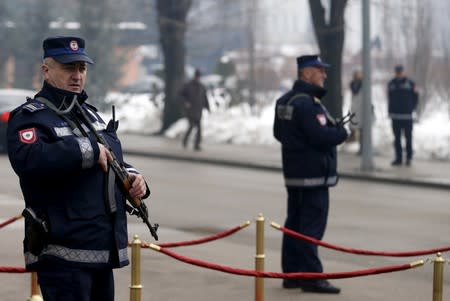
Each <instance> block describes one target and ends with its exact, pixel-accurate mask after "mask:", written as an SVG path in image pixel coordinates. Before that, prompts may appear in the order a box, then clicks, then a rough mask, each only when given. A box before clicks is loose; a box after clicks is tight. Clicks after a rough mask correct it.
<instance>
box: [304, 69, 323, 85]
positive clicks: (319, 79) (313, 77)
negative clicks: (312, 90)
mask: <svg viewBox="0 0 450 301" xmlns="http://www.w3.org/2000/svg"><path fill="white" fill-rule="evenodd" d="M300 78H301V79H302V80H303V81H305V82H307V83H308V84H311V85H314V86H318V87H321V88H323V86H324V82H325V79H326V78H327V73H326V71H325V68H323V67H306V68H304V69H303V70H302V73H301V76H300Z"/></svg>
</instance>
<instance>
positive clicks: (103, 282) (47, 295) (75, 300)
mask: <svg viewBox="0 0 450 301" xmlns="http://www.w3.org/2000/svg"><path fill="white" fill-rule="evenodd" d="M37 275H38V281H39V285H40V288H41V292H42V296H43V298H44V301H63V300H64V301H114V276H113V271H112V270H111V269H81V268H74V267H67V266H63V265H59V264H52V265H49V266H46V267H43V268H42V269H40V270H39V271H38V272H37Z"/></svg>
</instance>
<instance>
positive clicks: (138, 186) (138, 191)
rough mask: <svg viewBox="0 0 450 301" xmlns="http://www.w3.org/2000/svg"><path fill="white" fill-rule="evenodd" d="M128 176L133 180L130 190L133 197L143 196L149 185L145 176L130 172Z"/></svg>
mask: <svg viewBox="0 0 450 301" xmlns="http://www.w3.org/2000/svg"><path fill="white" fill-rule="evenodd" d="M128 178H129V180H130V182H131V188H130V190H129V193H130V196H131V197H133V198H141V197H143V196H144V195H145V193H146V192H147V186H146V185H145V180H144V177H143V176H142V175H140V174H133V173H130V174H128Z"/></svg>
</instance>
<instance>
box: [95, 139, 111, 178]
mask: <svg viewBox="0 0 450 301" xmlns="http://www.w3.org/2000/svg"><path fill="white" fill-rule="evenodd" d="M97 144H98V148H99V149H100V155H99V156H98V161H97V163H98V164H100V167H101V168H102V169H103V171H104V172H107V171H108V161H111V160H112V156H111V153H110V152H109V150H108V149H107V148H106V147H105V146H104V145H103V144H100V143H97Z"/></svg>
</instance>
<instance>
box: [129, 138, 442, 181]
mask: <svg viewBox="0 0 450 301" xmlns="http://www.w3.org/2000/svg"><path fill="white" fill-rule="evenodd" d="M120 140H121V142H122V147H123V150H124V152H125V154H127V155H138V156H147V157H154V158H159V159H170V160H181V161H191V162H198V163H205V164H217V165H224V166H231V167H240V168H252V169H260V170H266V171H279V172H281V170H282V167H281V148H280V146H279V145H269V146H261V145H260V146H255V145H233V144H217V143H208V142H205V143H203V145H202V150H201V151H193V149H192V148H191V147H189V148H186V149H184V148H183V147H182V145H181V141H180V140H179V139H171V138H166V137H162V136H154V135H136V134H121V135H120ZM391 159H392V158H388V157H383V156H379V155H375V156H373V158H372V162H373V168H372V169H371V170H369V171H367V170H363V169H362V168H361V166H362V159H361V157H360V156H358V155H356V154H354V153H350V152H348V151H343V150H339V151H338V173H339V174H340V176H341V178H343V179H346V178H350V179H357V180H364V181H375V182H389V183H395V184H402V185H413V186H421V187H429V188H438V189H450V168H449V167H450V162H448V161H435V160H413V162H412V165H411V166H405V165H402V166H391V164H390V162H391Z"/></svg>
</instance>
